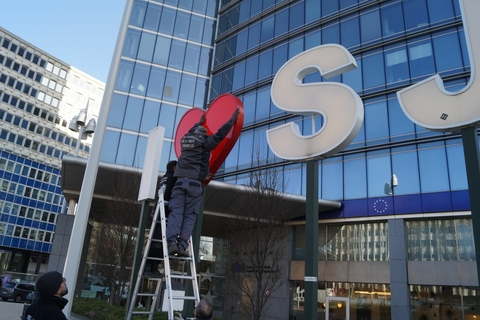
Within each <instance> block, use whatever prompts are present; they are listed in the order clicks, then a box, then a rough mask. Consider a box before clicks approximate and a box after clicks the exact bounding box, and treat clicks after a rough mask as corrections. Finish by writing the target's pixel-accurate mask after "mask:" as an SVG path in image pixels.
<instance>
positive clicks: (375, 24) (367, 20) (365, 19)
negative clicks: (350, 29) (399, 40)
mask: <svg viewBox="0 0 480 320" xmlns="http://www.w3.org/2000/svg"><path fill="white" fill-rule="evenodd" d="M360 30H361V37H362V42H369V41H373V40H377V39H379V38H380V37H381V32H382V27H381V25H380V13H379V12H378V10H374V11H370V12H367V13H364V14H362V15H360Z"/></svg>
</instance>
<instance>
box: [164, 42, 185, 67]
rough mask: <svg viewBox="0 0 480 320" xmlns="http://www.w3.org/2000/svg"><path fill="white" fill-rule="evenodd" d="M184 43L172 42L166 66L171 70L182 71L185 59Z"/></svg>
mask: <svg viewBox="0 0 480 320" xmlns="http://www.w3.org/2000/svg"><path fill="white" fill-rule="evenodd" d="M185 48H186V43H185V42H183V41H179V40H173V41H172V47H171V49H170V59H169V62H168V65H169V66H170V67H173V68H177V69H182V68H183V61H184V59H185Z"/></svg>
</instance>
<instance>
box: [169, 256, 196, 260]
mask: <svg viewBox="0 0 480 320" xmlns="http://www.w3.org/2000/svg"><path fill="white" fill-rule="evenodd" d="M168 258H169V259H176V260H185V261H192V257H177V256H169V257H168Z"/></svg>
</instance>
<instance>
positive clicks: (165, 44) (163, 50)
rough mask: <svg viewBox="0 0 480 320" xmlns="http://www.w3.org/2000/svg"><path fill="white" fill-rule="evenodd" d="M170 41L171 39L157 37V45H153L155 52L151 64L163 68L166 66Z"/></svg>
mask: <svg viewBox="0 0 480 320" xmlns="http://www.w3.org/2000/svg"><path fill="white" fill-rule="evenodd" d="M171 41H172V40H171V39H168V38H165V37H162V36H157V43H156V44H155V51H154V53H153V63H157V64H161V65H164V66H166V65H167V63H168V56H169V53H170V43H171Z"/></svg>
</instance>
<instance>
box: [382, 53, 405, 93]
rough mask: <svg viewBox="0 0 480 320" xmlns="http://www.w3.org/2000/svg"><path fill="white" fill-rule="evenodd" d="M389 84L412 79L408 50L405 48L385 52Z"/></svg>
mask: <svg viewBox="0 0 480 320" xmlns="http://www.w3.org/2000/svg"><path fill="white" fill-rule="evenodd" d="M385 67H386V80H387V84H394V83H398V82H401V81H402V80H407V79H409V78H410V75H409V68H408V61H407V50H406V48H405V47H400V48H395V49H393V50H386V51H385Z"/></svg>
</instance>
